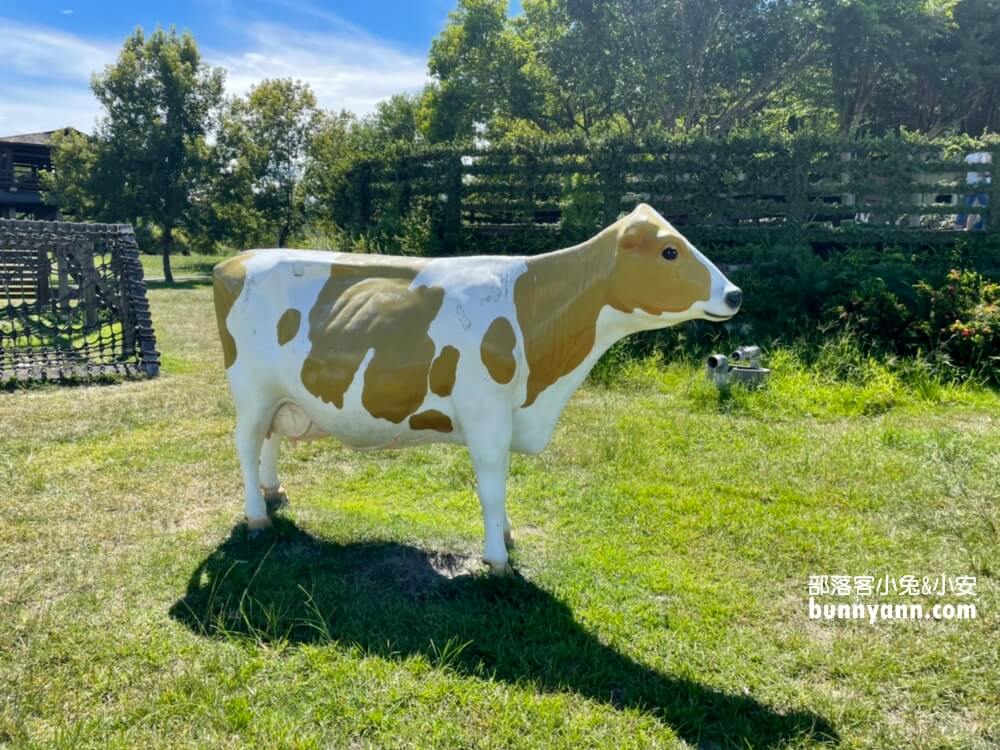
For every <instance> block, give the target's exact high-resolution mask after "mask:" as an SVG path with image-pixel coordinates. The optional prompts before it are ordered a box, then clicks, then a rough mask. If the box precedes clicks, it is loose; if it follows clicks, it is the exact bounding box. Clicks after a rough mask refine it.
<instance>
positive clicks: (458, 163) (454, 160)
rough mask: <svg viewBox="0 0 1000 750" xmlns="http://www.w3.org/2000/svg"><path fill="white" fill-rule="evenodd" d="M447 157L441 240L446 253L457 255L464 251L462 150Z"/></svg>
mask: <svg viewBox="0 0 1000 750" xmlns="http://www.w3.org/2000/svg"><path fill="white" fill-rule="evenodd" d="M447 159H448V166H447V178H446V181H445V186H446V188H445V189H446V190H447V193H446V196H447V197H446V199H445V205H444V217H443V219H444V220H443V222H442V226H441V240H442V244H443V249H444V251H445V253H447V254H449V255H455V254H458V253H460V252H461V251H462V152H461V151H456V152H454V153H449V154H448V156H447Z"/></svg>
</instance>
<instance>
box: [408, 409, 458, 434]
mask: <svg viewBox="0 0 1000 750" xmlns="http://www.w3.org/2000/svg"><path fill="white" fill-rule="evenodd" d="M410 429H411V430H437V431H438V432H451V431H452V429H453V428H452V424H451V419H449V417H448V415H447V414H442V413H441V412H439V411H438V410H437V409H428V410H427V411H422V412H420V413H419V414H414V415H413V416H412V417H410Z"/></svg>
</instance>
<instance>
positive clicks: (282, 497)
mask: <svg viewBox="0 0 1000 750" xmlns="http://www.w3.org/2000/svg"><path fill="white" fill-rule="evenodd" d="M264 502H265V503H266V504H267V512H268V513H274V512H275V511H277V510H281V509H282V508H286V507H288V495H287V494H285V488H284V487H282V486H281V485H278V486H277V487H265V488H264Z"/></svg>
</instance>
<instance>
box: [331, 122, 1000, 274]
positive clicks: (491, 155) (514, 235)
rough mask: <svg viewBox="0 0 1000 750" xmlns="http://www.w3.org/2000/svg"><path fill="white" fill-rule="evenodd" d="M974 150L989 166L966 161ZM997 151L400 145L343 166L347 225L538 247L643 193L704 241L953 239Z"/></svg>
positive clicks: (997, 226) (805, 144)
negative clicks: (426, 229) (409, 228)
mask: <svg viewBox="0 0 1000 750" xmlns="http://www.w3.org/2000/svg"><path fill="white" fill-rule="evenodd" d="M972 153H986V154H989V157H987V158H991V159H992V164H975V165H972V164H967V163H966V162H965V157H966V156H968V155H969V154H972ZM998 163H1000V145H998V144H997V143H995V142H990V143H979V142H972V141H969V140H968V139H966V140H965V141H963V142H961V143H957V142H942V141H923V142H921V141H910V140H903V139H898V138H884V139H878V140H871V141H862V142H842V141H835V140H823V139H816V138H800V139H793V140H786V141H770V142H769V141H762V140H760V139H743V140H739V139H737V140H729V141H712V140H697V141H686V142H674V143H660V144H639V143H624V142H621V141H618V142H614V143H604V144H598V145H585V144H582V143H579V142H577V143H557V144H552V143H541V144H536V145H534V146H532V145H525V146H518V147H502V148H486V147H478V148H477V147H471V146H470V147H456V146H448V147H439V148H435V149H427V150H425V151H416V152H414V151H403V150H399V151H394V152H392V153H389V154H387V155H384V156H381V157H379V158H377V159H371V160H367V161H364V162H361V163H359V164H358V165H356V167H355V168H354V169H352V170H351V171H350V172H349V173H348V175H347V177H348V179H347V181H346V186H345V191H344V196H343V208H344V211H343V217H342V218H343V221H342V223H343V224H345V225H346V226H347V228H348V229H349V230H352V231H355V232H375V233H381V234H382V235H384V236H392V235H398V234H399V233H400V231H401V228H402V230H405V228H406V225H407V222H413V221H415V220H419V219H420V218H421V217H425V218H426V220H427V221H428V222H429V224H430V236H431V238H432V240H433V244H434V245H435V247H432V248H430V250H431V252H439V253H444V254H451V253H463V252H487V251H489V252H496V251H501V252H503V251H505V250H506V251H510V252H533V251H535V250H537V249H541V248H544V247H549V248H551V247H554V246H556V245H557V244H558V243H569V242H575V241H579V240H580V239H583V238H585V237H587V236H589V235H590V234H592V233H593V231H595V230H596V229H598V228H599V227H601V226H604V225H606V224H608V223H611V222H612V221H614V220H615V218H616V217H617V216H619V215H620V214H621V212H623V211H628V210H630V209H631V208H632V207H633V206H634V205H635V204H636V203H638V202H646V203H649V204H651V205H652V206H653V207H654V208H656V209H657V210H659V211H660V212H661V213H662V214H663V215H664V216H665V217H666V218H667V219H669V220H670V221H671V222H673V223H674V224H675V225H676V226H677V227H678V228H681V229H682V231H684V232H685V233H686V234H687V235H688V236H689V237H691V238H692V239H693V240H694V241H700V242H723V243H742V242H758V241H771V240H773V239H776V238H784V239H794V240H812V241H827V242H828V241H835V242H837V241H843V242H848V243H850V242H877V243H880V244H881V243H899V244H913V243H918V244H921V243H937V242H941V241H944V242H950V241H954V239H955V238H956V237H957V236H961V234H960V233H961V232H963V231H965V230H966V229H967V228H976V229H979V228H982V229H984V230H986V231H988V232H992V233H995V232H1000V210H997V209H996V208H995V207H996V206H997V201H998V200H1000V182H998V181H997V180H992V179H991V178H992V172H991V170H992V169H993V168H994V167H993V165H996V164H998ZM970 173H973V174H970ZM970 178H977V179H978V182H977V183H976V184H970ZM973 200H976V202H977V203H979V204H983V203H986V204H988V206H981V205H980V206H977V207H975V208H974V209H970V208H967V207H966V206H965V203H966V202H967V201H973ZM970 214H975V216H976V217H978V218H976V219H972V220H966V217H968V216H969V215H970Z"/></svg>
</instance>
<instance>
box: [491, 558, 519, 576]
mask: <svg viewBox="0 0 1000 750" xmlns="http://www.w3.org/2000/svg"><path fill="white" fill-rule="evenodd" d="M486 564H487V565H488V566H489V571H490V575H491V576H492V577H494V578H510V577H512V576H513V575H514V568H512V567H511V565H510V563H509V562H507V561H504V562H502V563H491V562H490V561H489V560H487V561H486Z"/></svg>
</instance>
